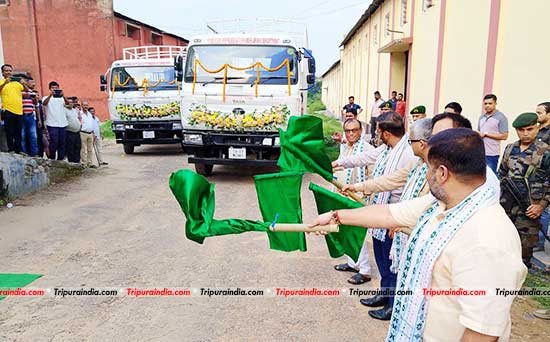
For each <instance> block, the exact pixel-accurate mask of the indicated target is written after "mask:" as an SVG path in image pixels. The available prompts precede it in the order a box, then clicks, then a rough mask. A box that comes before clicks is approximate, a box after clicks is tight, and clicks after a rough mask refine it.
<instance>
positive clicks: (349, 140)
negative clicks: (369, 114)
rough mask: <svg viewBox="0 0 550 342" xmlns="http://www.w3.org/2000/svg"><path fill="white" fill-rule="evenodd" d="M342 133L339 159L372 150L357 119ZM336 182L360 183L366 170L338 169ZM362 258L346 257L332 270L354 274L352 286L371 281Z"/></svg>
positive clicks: (352, 120) (365, 168)
mask: <svg viewBox="0 0 550 342" xmlns="http://www.w3.org/2000/svg"><path fill="white" fill-rule="evenodd" d="M344 133H345V135H346V143H345V144H342V145H341V147H340V156H339V158H348V157H351V156H354V155H358V154H360V153H363V152H365V151H369V150H372V149H374V147H372V145H370V144H369V143H367V142H366V141H365V139H364V135H363V134H362V125H361V122H360V121H359V120H357V119H354V118H351V119H347V120H346V121H345V122H344ZM334 175H335V177H336V179H337V180H339V181H340V182H342V183H344V184H354V183H360V182H364V181H366V180H367V176H368V169H367V167H366V166H357V167H353V168H347V169H344V168H338V169H337V170H336V172H335V174H334ZM363 248H364V249H365V252H367V251H366V248H367V245H366V244H363ZM364 254H365V255H366V256H365V255H364V257H359V259H358V260H357V262H355V261H354V260H353V259H352V258H350V257H348V262H347V263H345V264H339V265H336V266H334V269H335V270H337V271H342V272H354V273H356V274H355V275H353V276H352V277H351V278H350V279H348V283H350V284H353V285H360V284H363V283H366V282H368V281H370V280H371V266H370V262H369V258H368V253H364Z"/></svg>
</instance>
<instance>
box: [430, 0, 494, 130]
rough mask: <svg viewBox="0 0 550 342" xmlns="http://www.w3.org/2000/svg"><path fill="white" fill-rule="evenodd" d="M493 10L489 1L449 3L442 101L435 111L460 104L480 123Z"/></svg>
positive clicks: (441, 88) (469, 0) (440, 100)
mask: <svg viewBox="0 0 550 342" xmlns="http://www.w3.org/2000/svg"><path fill="white" fill-rule="evenodd" d="M490 7H491V6H490V1H476V0H462V1H460V3H459V2H457V1H447V4H446V16H445V28H444V30H445V32H444V34H445V42H444V47H443V50H442V51H443V58H442V72H441V85H440V89H439V97H440V98H439V105H438V107H437V108H435V112H437V113H440V112H443V110H444V108H445V105H446V104H447V103H449V102H451V101H457V102H459V103H460V104H461V105H462V108H463V115H464V116H466V117H467V118H468V119H470V120H471V121H472V123H477V120H478V118H479V115H480V113H481V109H482V107H481V104H482V99H483V96H484V89H483V84H484V80H485V76H486V70H485V66H486V61H487V42H488V35H489V20H487V18H489V15H490ZM465 17H468V24H467V25H464V18H465ZM474 51H475V53H473V52H474ZM434 91H435V92H437V91H438V90H437V89H434Z"/></svg>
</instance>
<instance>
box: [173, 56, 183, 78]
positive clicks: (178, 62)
mask: <svg viewBox="0 0 550 342" xmlns="http://www.w3.org/2000/svg"><path fill="white" fill-rule="evenodd" d="M174 71H175V74H176V80H177V81H178V82H181V81H183V57H182V56H176V57H174Z"/></svg>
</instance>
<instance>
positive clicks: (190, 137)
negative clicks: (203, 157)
mask: <svg viewBox="0 0 550 342" xmlns="http://www.w3.org/2000/svg"><path fill="white" fill-rule="evenodd" d="M183 142H185V143H188V144H202V135H200V134H184V135H183Z"/></svg>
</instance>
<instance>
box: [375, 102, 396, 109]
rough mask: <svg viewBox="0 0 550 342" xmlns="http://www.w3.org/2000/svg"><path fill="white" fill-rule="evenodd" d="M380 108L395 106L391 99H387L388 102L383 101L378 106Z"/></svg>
mask: <svg viewBox="0 0 550 342" xmlns="http://www.w3.org/2000/svg"><path fill="white" fill-rule="evenodd" d="M378 108H393V106H392V105H391V102H390V101H386V102H382V104H381V105H380V106H378Z"/></svg>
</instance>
